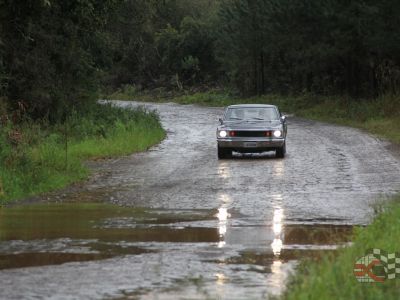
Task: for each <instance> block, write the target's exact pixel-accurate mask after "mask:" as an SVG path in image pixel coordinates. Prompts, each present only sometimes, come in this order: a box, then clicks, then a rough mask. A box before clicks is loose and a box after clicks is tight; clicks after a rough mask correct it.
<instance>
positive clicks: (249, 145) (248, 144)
mask: <svg viewBox="0 0 400 300" xmlns="http://www.w3.org/2000/svg"><path fill="white" fill-rule="evenodd" d="M244 147H245V148H255V147H257V143H256V142H249V143H244Z"/></svg>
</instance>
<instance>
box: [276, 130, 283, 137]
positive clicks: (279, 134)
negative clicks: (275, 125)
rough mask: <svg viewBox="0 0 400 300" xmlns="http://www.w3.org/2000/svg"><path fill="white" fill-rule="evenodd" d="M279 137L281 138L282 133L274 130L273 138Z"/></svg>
mask: <svg viewBox="0 0 400 300" xmlns="http://www.w3.org/2000/svg"><path fill="white" fill-rule="evenodd" d="M281 136H282V131H280V130H275V131H274V137H277V138H279V137H281Z"/></svg>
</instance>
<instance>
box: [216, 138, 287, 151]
mask: <svg viewBox="0 0 400 300" xmlns="http://www.w3.org/2000/svg"><path fill="white" fill-rule="evenodd" d="M217 143H218V147H220V148H225V149H230V150H233V151H238V152H262V151H269V150H275V149H277V148H281V147H283V146H284V145H285V138H263V139H261V138H223V139H222V138H219V139H217Z"/></svg>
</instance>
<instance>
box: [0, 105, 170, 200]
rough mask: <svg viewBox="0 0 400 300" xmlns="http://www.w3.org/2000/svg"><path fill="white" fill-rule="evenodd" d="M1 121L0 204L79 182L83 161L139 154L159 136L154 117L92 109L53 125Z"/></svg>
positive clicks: (102, 107) (139, 112)
mask: <svg viewBox="0 0 400 300" xmlns="http://www.w3.org/2000/svg"><path fill="white" fill-rule="evenodd" d="M9 119H11V118H7V117H4V118H3V124H2V126H1V127H0V203H6V202H9V201H12V200H16V199H20V198H23V197H27V196H31V195H36V194H40V193H43V192H47V191H50V190H54V189H57V188H61V187H64V186H66V185H68V184H70V183H72V182H75V181H78V180H82V179H85V178H86V177H87V176H88V174H89V171H88V169H87V168H86V167H85V166H84V164H83V161H84V160H87V159H92V158H103V157H110V156H116V155H125V154H129V153H133V152H137V151H143V150H146V149H147V148H149V147H150V146H152V145H154V144H156V143H158V142H160V141H161V140H162V139H163V138H164V136H165V132H164V130H163V129H162V127H161V124H160V122H159V119H158V116H157V114H156V113H155V112H149V111H146V110H144V109H141V108H139V109H135V110H129V109H122V108H117V107H113V106H111V105H93V106H91V107H90V108H88V109H86V110H85V111H84V112H79V113H78V112H76V111H75V112H72V113H71V114H70V115H69V116H68V118H67V120H66V121H65V122H62V123H58V124H49V123H48V122H45V121H42V122H38V121H35V122H34V121H32V120H29V119H23V120H22V121H21V122H18V124H13V122H12V121H11V120H9Z"/></svg>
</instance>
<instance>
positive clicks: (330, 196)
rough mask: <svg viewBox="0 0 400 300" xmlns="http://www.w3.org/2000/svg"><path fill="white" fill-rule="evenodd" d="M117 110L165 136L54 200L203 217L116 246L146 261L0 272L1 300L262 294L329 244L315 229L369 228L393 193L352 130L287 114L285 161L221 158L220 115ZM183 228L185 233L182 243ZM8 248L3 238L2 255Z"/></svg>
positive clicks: (386, 165)
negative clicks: (144, 114) (146, 115)
mask: <svg viewBox="0 0 400 300" xmlns="http://www.w3.org/2000/svg"><path fill="white" fill-rule="evenodd" d="M114 103H115V104H116V105H118V106H121V107H127V108H128V107H136V106H139V105H140V106H142V105H143V106H145V107H147V108H148V109H154V110H157V111H158V112H159V114H160V118H161V121H162V124H163V126H164V128H165V129H166V130H167V133H168V135H167V138H166V139H165V140H164V141H163V142H162V143H161V144H160V145H158V146H156V147H153V148H152V149H150V151H148V152H144V153H139V154H134V155H131V156H128V157H123V158H119V159H113V160H107V161H98V162H91V163H89V165H90V167H91V168H92V169H93V170H94V175H93V177H92V178H91V179H90V180H89V181H88V182H87V183H85V184H84V185H83V186H81V187H77V188H72V189H70V190H69V191H66V192H62V193H59V194H55V195H53V196H52V197H53V198H54V199H56V200H60V201H61V200H62V201H67V202H70V201H89V202H90V201H97V202H98V201H104V202H112V203H115V204H119V205H124V206H134V207H144V208H153V209H159V210H160V211H173V212H175V213H177V214H178V215H179V214H187V213H188V212H189V213H192V214H193V213H198V214H200V215H201V214H205V215H207V216H208V217H205V218H204V220H201V218H200V219H198V220H194V221H187V220H186V221H176V222H175V223H173V224H170V225H168V226H170V229H171V230H172V231H171V232H173V233H174V238H173V239H172V238H171V240H168V237H165V238H164V239H163V237H162V236H161V237H160V236H159V237H157V238H155V239H154V240H150V238H148V239H145V238H142V240H138V241H136V242H130V243H129V241H127V240H118V241H113V242H112V243H114V244H115V245H117V246H118V247H128V246H135V247H141V248H143V249H146V251H148V252H143V253H141V254H137V255H121V256H117V257H114V258H110V259H105V260H98V261H96V260H95V261H89V262H71V263H68V264H63V265H58V266H42V267H33V268H19V269H10V270H2V271H0V282H1V289H0V298H2V299H3V298H4V299H23V298H27V299H39V298H54V299H104V298H107V299H108V298H110V299H112V298H116V299H125V298H126V299H181V298H182V299H205V298H215V299H261V298H263V299H264V298H265V297H266V295H268V294H279V293H280V292H281V291H282V289H283V288H284V284H285V280H286V278H287V275H288V274H289V272H290V270H292V269H293V266H294V265H295V263H296V261H297V259H298V254H293V252H291V251H300V253H305V252H306V251H309V250H312V251H315V250H324V249H332V248H331V247H330V246H334V245H332V243H331V242H330V241H329V237H328V238H326V239H325V240H324V241H321V240H318V241H316V242H313V240H312V238H310V236H313V234H312V232H313V230H314V229H315V228H319V230H320V231H318V232H319V233H320V232H321V230H322V232H324V233H327V232H329V230H331V229H332V228H333V227H332V226H336V227H334V228H335V230H343V228H347V227H346V226H348V225H357V224H367V223H368V222H370V220H371V218H372V217H373V208H372V207H373V206H372V205H373V204H374V203H375V202H376V201H379V200H380V199H383V198H385V197H388V196H390V195H393V194H395V193H397V192H399V191H400V176H399V174H400V160H399V157H397V156H395V155H394V154H393V153H392V152H390V151H389V150H387V146H388V145H387V143H385V142H383V141H381V140H379V139H377V138H375V137H373V136H370V135H368V134H366V133H364V132H362V131H360V130H357V129H353V128H348V127H343V126H335V125H330V124H325V123H319V122H313V121H309V120H303V119H299V118H294V117H292V118H289V119H288V142H287V151H288V153H287V156H286V158H285V159H276V158H274V154H273V153H266V154H264V155H235V156H234V158H233V159H229V160H218V159H217V153H216V150H217V149H216V141H215V131H216V126H217V124H218V118H219V117H220V116H221V114H222V112H223V110H222V109H221V108H205V107H198V106H192V105H185V106H183V105H178V104H173V103H166V104H152V103H137V102H124V101H115V102H114ZM210 216H211V217H210ZM124 222H130V221H129V220H128V219H126V218H125V219H124V218H122V219H119V220H118V222H117V223H118V224H119V226H120V225H121V224H122V225H124ZM128 225H129V224H128ZM130 225H131V224H130ZM136 225H137V224H136ZM147 225H148V224H147ZM147 225H146V226H147ZM140 226H144V225H143V224H142V225H140ZM151 226H152V227H146V228H148V229H149V230H152V228H156V227H157V226H159V224H156V222H155V223H154V224H153V225H151ZM338 228H339V229H338ZM203 229H204V230H208V231H202V230H203ZM210 230H211V233H210ZM179 231H181V232H182V235H183V234H184V233H185V232H186V233H189V235H186V236H185V240H182V239H183V238H181V240H179V237H178V238H177V235H176V233H177V232H179ZM193 232H197V233H196V234H194V233H193ZM308 232H311V234H308ZM65 238H67V239H65ZM196 239H197V240H196ZM15 243H16V242H15V241H6V242H3V243H0V253H1V252H7V251H11V250H10V249H11V248H12V247H15ZM88 243H89V242H82V241H79V240H73V239H68V237H64V239H57V240H46V241H43V240H38V241H29V243H28V244H27V245H25V244H24V241H19V242H18V243H17V245H18V249H19V251H21V249H22V248H23V247H25V246H26V248H27V249H28V250H26V251H39V252H40V251H42V252H43V251H46V249H47V250H48V249H54V248H57V247H58V248H57V249H60V247H61V246H60V245H62V247H65V248H68V251H69V252H77V251H82V249H83V248H85V247H86V248H87V247H88V246H87V245H88ZM91 243H93V241H91ZM110 243H111V242H109V243H108V244H107V245H109V244H110ZM13 245H14V246H13ZM24 245H25V246H24ZM76 245H78V246H79V247H77V246H76ZM103 246H104V245H103ZM35 247H36V248H35ZM32 249H36V250H32ZM301 251H303V252H301ZM296 253H298V252H296ZM296 255H297V256H296ZM301 255H302V254H300V256H301Z"/></svg>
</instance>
